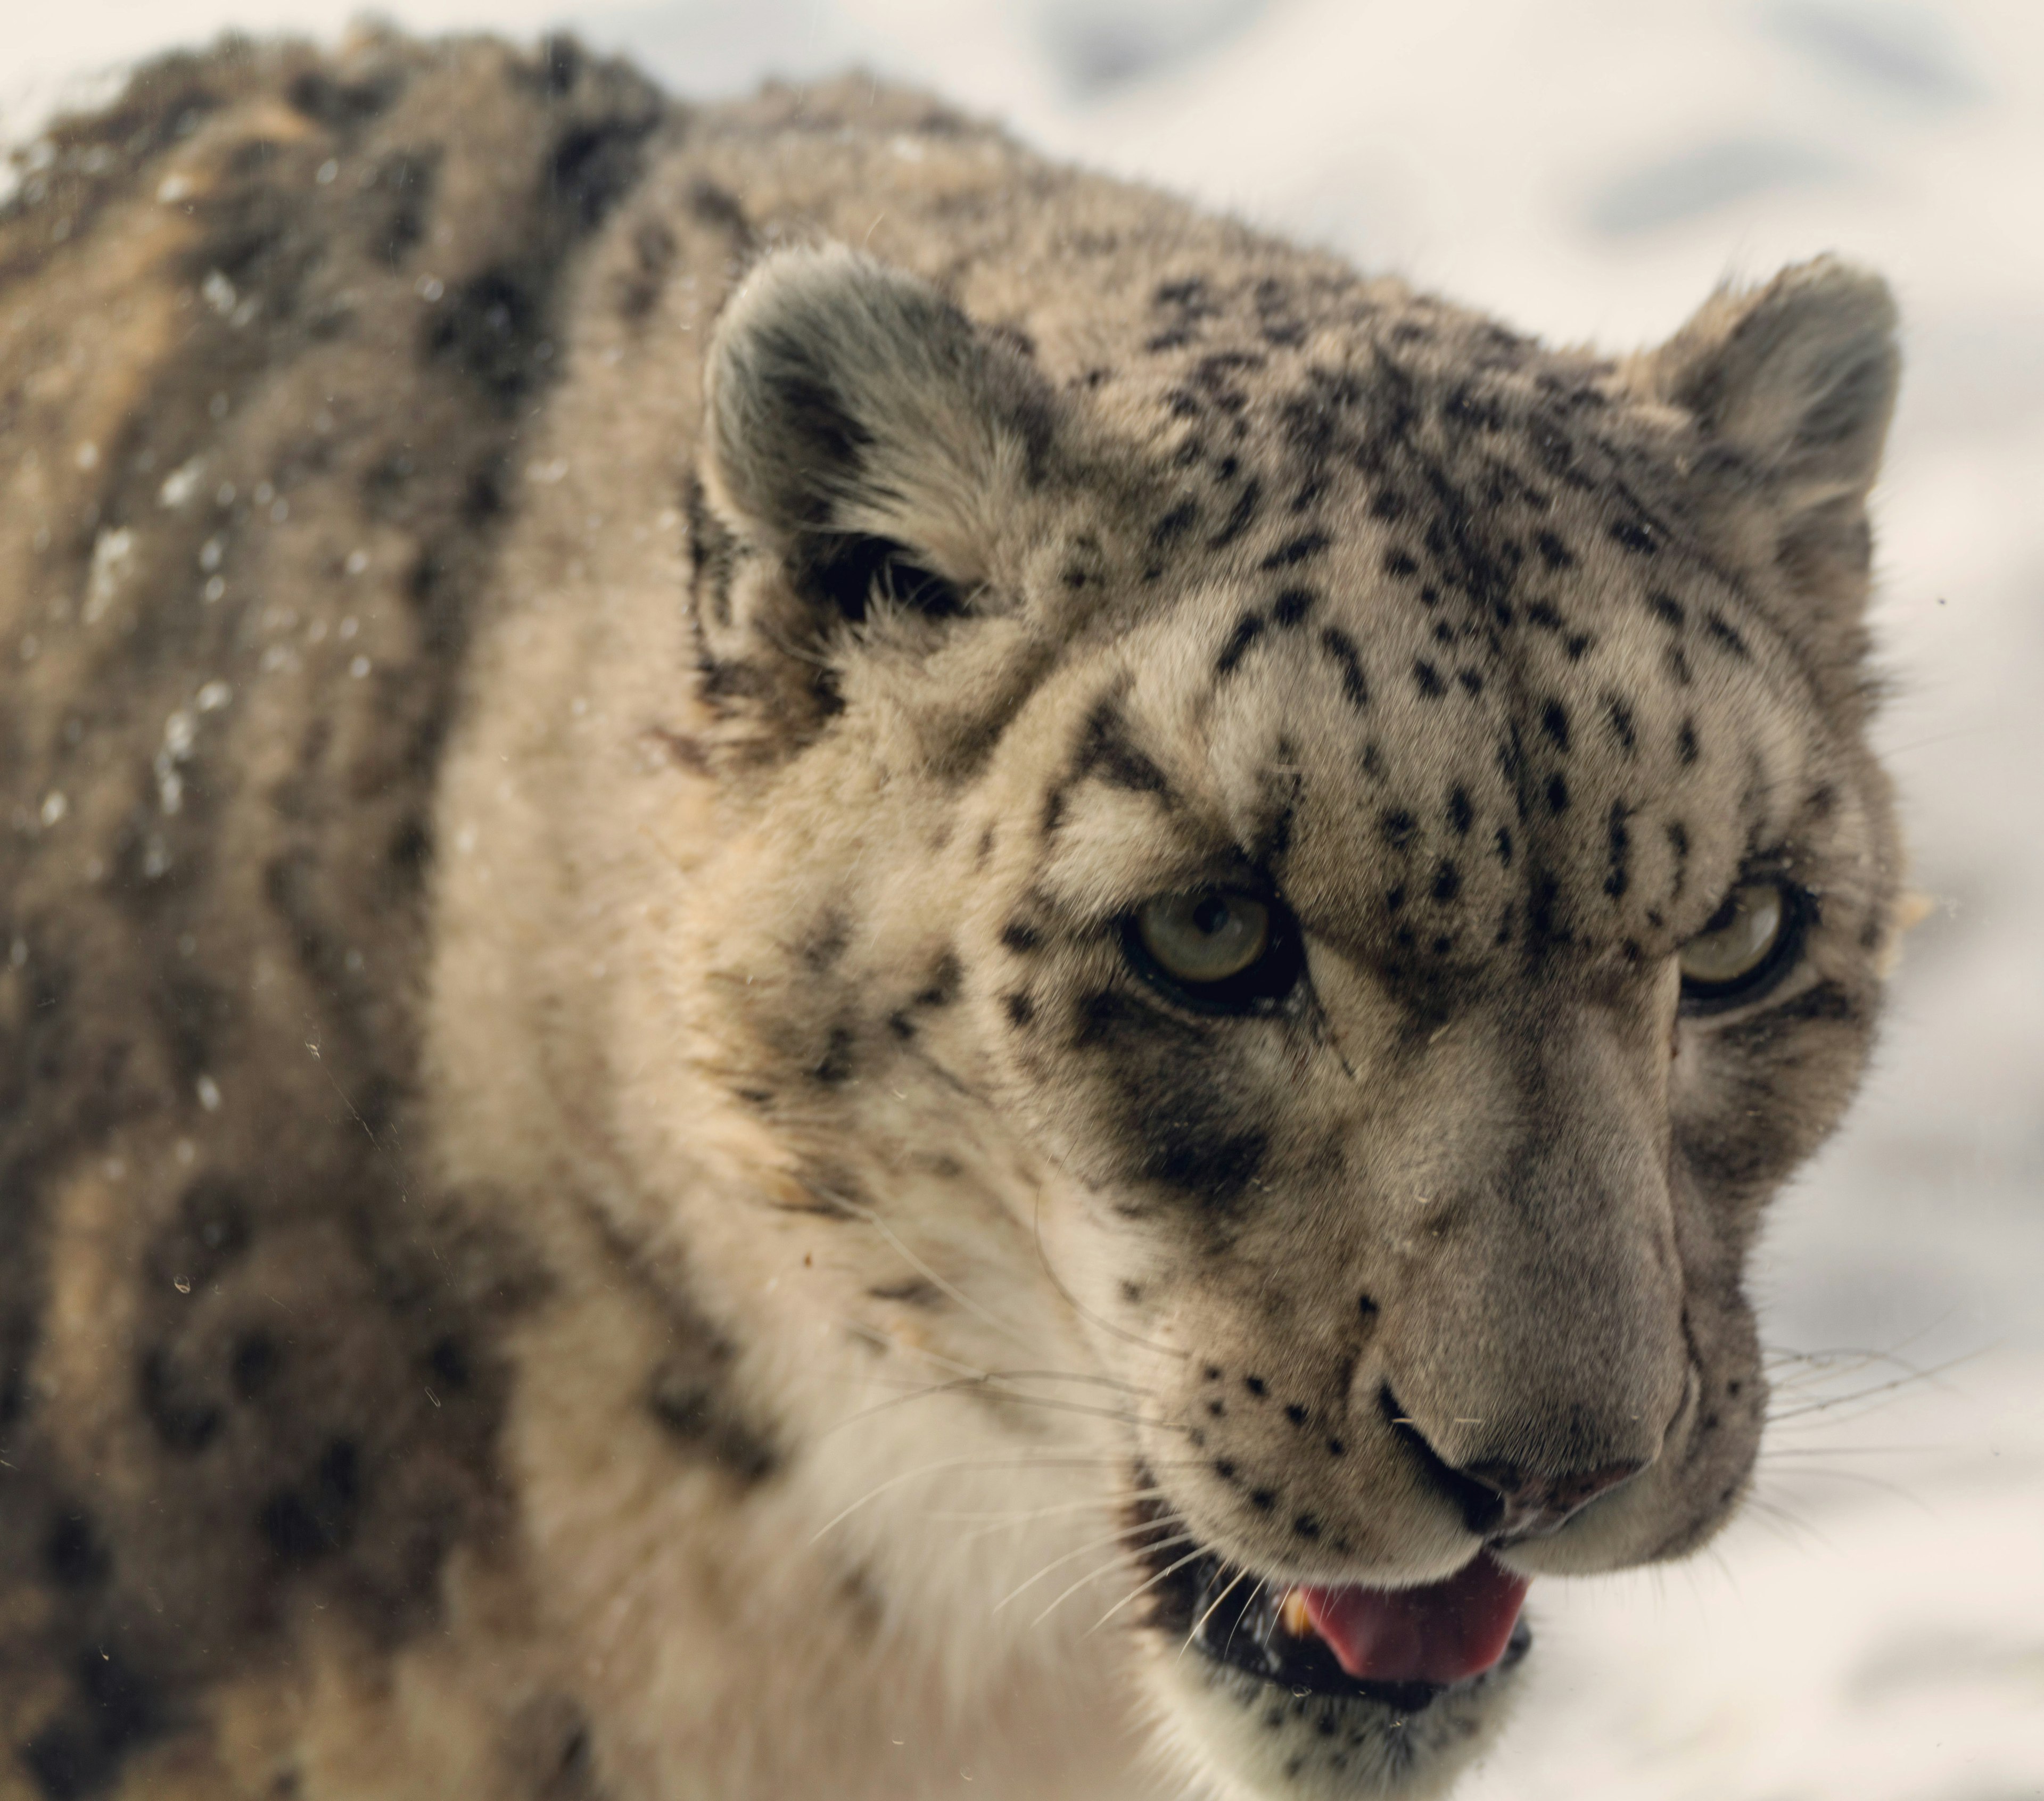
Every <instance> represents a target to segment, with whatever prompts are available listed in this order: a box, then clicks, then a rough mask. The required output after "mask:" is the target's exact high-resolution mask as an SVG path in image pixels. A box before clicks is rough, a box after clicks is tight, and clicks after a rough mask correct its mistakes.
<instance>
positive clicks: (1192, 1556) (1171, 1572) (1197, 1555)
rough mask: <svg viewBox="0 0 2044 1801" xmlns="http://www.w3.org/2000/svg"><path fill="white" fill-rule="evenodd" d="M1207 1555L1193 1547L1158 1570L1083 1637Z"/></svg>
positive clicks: (1097, 1621)
mask: <svg viewBox="0 0 2044 1801" xmlns="http://www.w3.org/2000/svg"><path fill="white" fill-rule="evenodd" d="M1188 1536H1189V1534H1188ZM1207 1554H1208V1553H1207V1548H1206V1546H1204V1545H1201V1546H1195V1547H1194V1549H1193V1550H1192V1551H1191V1552H1190V1553H1188V1554H1187V1555H1186V1556H1185V1557H1181V1558H1179V1559H1178V1561H1177V1562H1176V1563H1174V1564H1173V1565H1171V1566H1170V1569H1160V1570H1158V1572H1157V1573H1156V1574H1155V1576H1151V1578H1150V1580H1148V1581H1147V1582H1146V1583H1144V1584H1143V1586H1142V1587H1141V1588H1138V1589H1137V1590H1136V1591H1135V1592H1134V1593H1133V1594H1131V1595H1124V1596H1122V1598H1121V1599H1120V1600H1118V1601H1116V1603H1114V1605H1113V1606H1112V1607H1109V1608H1108V1610H1107V1611H1106V1612H1105V1613H1104V1614H1102V1615H1101V1616H1100V1618H1099V1619H1097V1620H1095V1621H1094V1622H1093V1624H1092V1625H1091V1626H1088V1627H1087V1628H1086V1630H1085V1636H1086V1637H1087V1638H1092V1636H1093V1634H1095V1633H1096V1632H1097V1631H1099V1630H1100V1629H1101V1627H1102V1626H1105V1625H1106V1624H1107V1622H1108V1621H1109V1620H1111V1619H1113V1618H1114V1616H1115V1615H1116V1614H1118V1613H1120V1611H1121V1610H1122V1609H1123V1608H1124V1607H1133V1606H1134V1605H1135V1603H1136V1602H1138V1601H1139V1600H1141V1599H1143V1596H1145V1595H1147V1594H1148V1593H1149V1592H1150V1591H1151V1589H1152V1588H1155V1587H1156V1586H1157V1584H1158V1583H1160V1582H1162V1581H1165V1580H1167V1579H1168V1578H1170V1577H1171V1576H1175V1575H1177V1574H1178V1572H1179V1571H1180V1570H1181V1569H1184V1568H1185V1565H1187V1564H1189V1563H1197V1562H1198V1561H1200V1559H1201V1557H1205V1556H1206V1555H1207Z"/></svg>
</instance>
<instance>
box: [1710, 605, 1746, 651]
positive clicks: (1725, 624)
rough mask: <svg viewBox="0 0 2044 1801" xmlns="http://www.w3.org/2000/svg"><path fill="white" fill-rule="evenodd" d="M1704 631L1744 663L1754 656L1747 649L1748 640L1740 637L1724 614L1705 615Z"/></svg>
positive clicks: (1712, 613) (1711, 613)
mask: <svg viewBox="0 0 2044 1801" xmlns="http://www.w3.org/2000/svg"><path fill="white" fill-rule="evenodd" d="M1704 631H1705V632H1707V633H1708V634H1709V636H1710V637H1711V639H1712V641H1713V642H1714V643H1718V644H1721V645H1723V647H1724V648H1725V650H1726V651H1727V653H1728V654H1730V655H1732V656H1734V657H1736V658H1738V659H1739V661H1741V662H1745V661H1746V660H1747V659H1749V658H1750V657H1751V655H1753V653H1752V652H1751V651H1749V650H1748V649H1747V648H1746V640H1745V639H1743V638H1742V637H1740V636H1739V632H1738V631H1737V630H1736V629H1735V628H1734V627H1733V625H1732V624H1731V621H1730V620H1727V618H1726V617H1725V616H1724V615H1723V614H1722V613H1720V612H1707V613H1705V614H1704Z"/></svg>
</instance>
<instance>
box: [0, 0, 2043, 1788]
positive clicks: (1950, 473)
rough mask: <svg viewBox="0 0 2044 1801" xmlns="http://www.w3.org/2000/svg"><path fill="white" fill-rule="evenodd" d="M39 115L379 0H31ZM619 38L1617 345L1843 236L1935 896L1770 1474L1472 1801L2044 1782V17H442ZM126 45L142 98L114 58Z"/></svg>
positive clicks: (14, 75) (1800, 1289)
mask: <svg viewBox="0 0 2044 1801" xmlns="http://www.w3.org/2000/svg"><path fill="white" fill-rule="evenodd" d="M351 10H352V7H351V6H350V5H349V4H348V0H64V3H63V5H61V6H35V7H33V8H32V7H31V6H29V5H27V4H26V3H25V0H12V3H10V4H9V5H8V6H6V12H7V13H8V15H9V16H8V20H7V23H6V30H5V33H4V34H0V135H5V136H9V137H10V138H12V139H13V140H15V141H19V140H21V138H22V137H23V136H26V135H29V134H30V133H32V132H33V130H34V129H35V125H36V121H37V119H38V118H39V117H42V116H44V113H46V112H47V109H48V108H49V107H50V106H52V105H54V104H57V103H60V102H63V101H67V100H76V99H79V98H90V97H91V96H92V95H93V94H94V93H95V92H98V91H104V90H105V80H106V75H107V73H108V72H109V71H113V70H117V68H118V67H119V66H120V65H121V63H123V62H125V60H128V59H130V58H132V57H133V56H137V55H140V54H141V53H144V52H148V51H150V50H152V49H156V48H160V47H163V46H165V45H167V44H171V43H174V42H179V41H186V42H188V41H190V40H194V39H198V38H201V37H204V36H209V35H210V34H211V33H213V32H214V31H216V30H217V29H220V28H221V27H223V26H225V25H230V24H232V25H239V26H242V27H244V28H249V29H292V30H295V31H300V32H307V33H316V34H320V35H331V34H332V33H336V32H337V31H338V30H339V29H341V27H342V26H343V25H344V23H345V21H346V18H347V17H348V13H349V12H350V11H351ZM390 10H391V11H392V12H393V13H394V14H395V16H397V17H398V18H399V19H400V20H401V21H402V22H403V23H405V24H406V25H409V26H411V27H413V28H414V29H448V28H454V27H461V28H480V27H490V28H494V29H499V30H502V31H505V32H509V33H516V34H519V35H525V36H529V35H531V34H532V33H536V32H538V31H540V30H541V29H545V28H547V27H549V26H551V25H558V24H566V25H571V26H572V28H573V29H575V30H576V31H577V32H578V33H580V34H581V35H582V37H583V38H584V39H585V40H586V41H587V42H589V43H590V44H591V45H593V46H594V47H597V48H605V49H619V50H624V51H627V52H630V53H631V54H632V56H635V57H636V59H637V60H639V61H640V63H642V64H643V65H644V67H646V68H647V69H648V70H649V71H651V73H653V74H655V75H657V76H659V77H660V78H661V79H663V80H664V81H665V82H666V83H667V84H668V85H669V86H670V87H671V88H672V89H673V90H675V91H677V92H678V93H680V94H686V95H690V96H697V97H705V98H707V97H711V96H714V95H717V94H723V93H728V92H731V91H733V90H738V89H741V88H743V87H746V86H749V85H751V84H752V83H755V82H756V81H758V80H759V79H761V78H762V77H763V76H765V75H769V74H779V75H793V76H805V75H816V74H819V73H822V72H824V71H829V70H832V69H836V68H839V67H843V66H844V65H846V64H847V63H862V64H863V65H865V66H866V67H870V68H872V69H874V70H876V71H879V72H882V73H883V74H886V75H890V76H894V77H897V78H903V79H909V80H913V81H917V82H920V83H926V84H928V85H930V86H934V87H936V88H939V89H941V90H943V91H945V92H946V93H947V94H950V95H951V96H952V97H953V98H956V99H959V100H961V101H962V102H966V103H967V104H970V105H972V106H977V107H978V108H981V109H984V110H985V111H988V112H989V113H997V114H998V115H1000V116H1001V117H1004V118H1005V119H1007V120H1008V121H1010V122H1011V123H1012V125H1014V126H1015V128H1016V129H1017V130H1018V131H1019V132H1021V133H1022V134H1023V135H1024V136H1026V137H1028V138H1029V139H1031V140H1033V141H1034V142H1035V143H1036V144H1039V145H1040V146H1041V147H1043V148H1045V149H1047V150H1049V151H1051V152H1055V153H1058V154H1059V155H1062V156H1068V157H1073V158H1077V159H1082V160H1084V161H1086V162H1088V163H1093V164H1095V165H1097V166H1100V167H1105V168H1108V169H1110V170H1113V171H1120V172H1124V173H1128V174H1131V175H1141V176H1144V177H1147V178H1148V179H1152V180H1155V181H1158V182H1162V183H1163V184H1164V185H1166V186H1170V187H1173V188H1176V189H1178V190H1181V191H1183V192H1185V193H1187V194H1191V195H1193V196H1194V197H1196V198H1198V199H1200V200H1201V201H1203V202H1206V203H1208V204H1210V205H1220V206H1224V207H1228V208H1231V209H1234V210H1235V211H1237V212H1239V213H1242V214H1243V215H1244V216H1246V217H1249V218H1251V219H1252V220H1254V221H1257V222H1258V223H1260V224H1262V225H1268V226H1271V227H1274V228H1278V229H1281V230H1284V231H1287V232H1291V233H1293V234H1294V235H1296V236H1304V237H1306V238H1308V239H1312V240H1319V241H1321V242H1324V243H1325V244H1330V245H1332V246H1334V247H1335V248H1339V249H1340V250H1341V251H1343V252H1345V253H1346V254H1347V255H1350V257H1352V258H1353V259H1355V260H1356V261H1358V263H1362V264H1364V265H1366V266H1370V267H1395V268H1397V269H1399V270H1400V271H1404V272H1405V273H1406V274H1408V275H1410V276H1412V277H1413V278H1416V280H1418V281H1419V282H1421V283H1423V284H1424V285H1427V286H1434V287H1437V288H1439V289H1442V290H1445V291H1447V292H1448V293H1450V294H1454V296H1456V297H1457V298H1461V299H1464V300H1467V301H1474V302H1477V303H1479V304H1481V305H1485V306H1488V307H1490V308H1493V309H1495V310H1496V311H1497V312H1498V313H1500V314H1501V315H1503V316H1504V317H1505V318H1507V319H1508V320H1509V321H1511V322H1512V323H1513V324H1517V325H1520V326H1523V327H1527V328H1533V329H1536V330H1539V331H1540V332H1544V333H1546V334H1548V335H1549V336H1552V337H1554V338H1558V339H1562V340H1581V339H1585V338H1593V339H1596V340H1599V341H1600V342H1601V343H1603V344H1605V345H1607V346H1609V347H1612V348H1619V347H1623V346H1626V345H1629V344H1636V343H1640V342H1644V341H1649V340H1654V339H1658V338H1659V337H1661V336H1665V335H1666V333H1667V332H1669V331H1671V330H1672V329H1673V328H1674V327H1675V326H1677V324H1679V323H1680V322H1681V320H1682V319H1683V317H1685V315H1686V314H1687V313H1688V312H1689V309H1691V308H1692V306H1693V305H1695V304H1696V302H1697V301H1699V300H1700V299H1701V298H1702V297H1703V296H1704V294H1705V293H1706V292H1707V291H1708V290H1709V289H1710V288H1711V286H1712V285H1713V284H1714V283H1715V282H1718V281H1719V280H1720V279H1721V278H1723V277H1724V276H1726V275H1742V276H1747V277H1758V276H1763V275H1766V274H1768V273H1769V272H1771V271H1773V269H1774V268H1775V267H1777V266H1778V265H1779V264H1781V263H1784V262H1787V261H1791V260H1794V259H1800V258H1803V257H1805V256H1808V255H1812V254H1813V253H1815V252H1818V251H1821V250H1838V251H1842V252H1846V253H1848V254H1850V255H1853V256H1855V257H1857V258H1859V259H1862V260H1864V261H1865V262H1867V263H1870V264H1872V265H1873V266H1874V267H1877V268H1879V269H1881V271H1884V272H1885V273H1886V275H1888V277H1889V278H1890V279H1891V280H1892V282H1894V284H1895V286H1896V290H1897V291H1898V293H1899V294H1900V298H1901V301H1902V305H1903V309H1904V314H1905V317H1906V318H1907V321H1908V332H1907V353H1908V376H1907V381H1906V385H1905V387H1904V397H1903V401H1902V407H1901V412H1900V417H1899V418H1898V419H1897V421H1896V432H1895V437H1894V440H1893V446H1892V451H1891V455H1890V457H1889V460H1888V467H1887V476H1886V479H1885V482H1884V484H1883V488H1882V490H1881V494H1880V496H1879V500H1878V504H1879V519H1880V524H1881V599H1880V601H1879V608H1878V623H1879V625H1880V628H1881V643H1882V646H1883V651H1884V655H1885V660H1886V662H1887V663H1888V666H1889V667H1890V669H1891V670H1892V674H1893V686H1894V698H1893V700H1892V702H1891V704H1890V705H1889V706H1888V709H1887V712H1886V713H1885V718H1884V720H1883V724H1882V727H1881V735H1882V739H1883V741H1884V743H1885V746H1886V747H1887V750H1888V755H1889V756H1890V758H1891V759H1892V765H1893V767H1894V768H1895V770H1896V774H1898V776H1899V777H1900V781H1901V783H1902V785H1903V789H1904V796H1905V804H1906V807H1907V812H1908V821H1909V830H1910V836H1911V843H1912V844H1913V847H1914V852H1915V866H1916V879H1917V882H1918V885H1919V886H1920V887H1921V888H1922V889H1923V890H1924V891H1925V892H1926V893H1927V894H1929V895H1930V896H1931V897H1933V898H1934V901H1935V902H1936V908H1935V911H1934V912H1933V914H1932V915H1931V917H1930V919H1929V920H1928V921H1927V923H1926V924H1924V925H1923V926H1922V927H1920V928H1919V930H1918V931H1916V932H1915V935H1913V936H1912V938H1911V941H1910V944H1909V948H1908V958H1907V960H1906V962H1905V965H1904V970H1903V972H1902V974H1901V977H1900V981H1899V984H1898V988H1897V994H1896V1007H1895V1009H1894V1013H1893V1017H1892V1023H1891V1026H1890V1028H1889V1031H1888V1037H1887V1040H1886V1043H1885V1047H1884V1049H1883V1050H1882V1052H1881V1058H1880V1062H1879V1064H1878V1066H1877V1069H1876V1070H1875V1073H1874V1075H1873V1079H1872V1081H1870V1082H1869V1086H1868V1089H1867V1092H1866V1093H1865V1096H1864V1098H1863V1099H1862V1100H1861V1104H1860V1106H1859V1109H1858V1112H1857V1113H1856V1114H1855V1116H1854V1119H1853V1122H1852V1123H1851V1125H1850V1127H1849V1128H1848V1130H1847V1131H1846V1133H1845V1134H1844V1135H1842V1138H1841V1139H1839V1140H1838V1142H1836V1143H1835V1145H1834V1146H1832V1147H1831V1150H1829V1151H1828V1152H1827V1154H1826V1155H1825V1156H1824V1157H1823V1158H1822V1159H1821V1160H1820V1161H1819V1164H1818V1165H1817V1166H1816V1167H1815V1169H1813V1170H1812V1171H1811V1172H1810V1173H1808V1175H1807V1176H1806V1177H1804V1179H1803V1180H1802V1181H1801V1182H1800V1184H1799V1185H1797V1186H1796V1189H1794V1191H1793V1192H1792V1193H1791V1194H1790V1195H1789V1196H1788V1197H1787V1198H1786V1199H1785V1201H1784V1203H1783V1204H1781V1208H1780V1209H1779V1214H1778V1218H1777V1223H1776V1226H1775V1227H1774V1230H1773V1235H1772V1237H1771V1238H1770V1239H1769V1243H1768V1246H1767V1250H1766V1256H1765V1265H1764V1268H1763V1270H1762V1284H1763V1288H1764V1292H1765V1297H1766V1300H1765V1305H1766V1314H1767V1331H1768V1337H1769V1342H1771V1343H1772V1344H1773V1345H1774V1346H1777V1347H1778V1349H1779V1355H1780V1358H1781V1361H1780V1363H1779V1365H1778V1368H1777V1380H1778V1381H1780V1382H1781V1384H1782V1393H1781V1402H1780V1404H1779V1407H1778V1409H1777V1411H1779V1412H1780V1414H1781V1415H1782V1417H1781V1421H1780V1423H1779V1424H1778V1426H1777V1427H1776V1429H1775V1430H1774V1433H1773V1437H1772V1438H1771V1439H1770V1446H1769V1452H1768V1453H1767V1456H1766V1461H1765V1464H1764V1465H1763V1481H1762V1487H1761V1489H1760V1493H1759V1497H1758V1503H1757V1504H1756V1505H1755V1506H1754V1507H1752V1508H1750V1509H1749V1510H1748V1512H1747V1514H1746V1516H1745V1517H1744V1518H1743V1519H1742V1520H1741V1522H1740V1523H1739V1525H1738V1526H1735V1528H1734V1529H1733V1530H1731V1532H1730V1533H1728V1534H1727V1535H1726V1537H1725V1538H1723V1540H1722V1541H1721V1542H1720V1544H1719V1546H1718V1547H1716V1548H1715V1549H1714V1550H1713V1552H1712V1553H1708V1554H1707V1555H1706V1556H1705V1557H1704V1558H1703V1559H1701V1560H1700V1561H1698V1562H1696V1563H1695V1564H1693V1565H1689V1566H1685V1567H1683V1568H1681V1569H1673V1570H1666V1571H1660V1572H1654V1573H1646V1574H1640V1575H1634V1576H1627V1577H1623V1578H1617V1579H1613V1580H1610V1581H1608V1582H1604V1583H1598V1584H1543V1585H1542V1586H1541V1587H1540V1588H1539V1589H1537V1590H1536V1591H1535V1601H1534V1611H1535V1617H1536V1620H1537V1622H1538V1623H1539V1626H1540V1627H1541V1630H1542V1634H1543V1642H1544V1646H1545V1653H1546V1654H1545V1655H1543V1657H1541V1658H1540V1659H1539V1660H1538V1661H1539V1665H1541V1671H1540V1674H1539V1676H1538V1677H1537V1679H1536V1681H1537V1684H1538V1687H1537V1688H1535V1692H1534V1693H1533V1695H1531V1697H1530V1699H1529V1701H1528V1703H1527V1706H1526V1707H1524V1708H1523V1711H1522V1715H1521V1718H1520V1720H1519V1721H1518V1722H1517V1723H1516V1725H1515V1726H1514V1727H1513V1729H1512V1731H1511V1733H1510V1734H1508V1737H1507V1738H1506V1740H1505V1741H1504V1745H1503V1747H1502V1749H1501V1750H1500V1753H1498V1754H1497V1755H1496V1756H1494V1757H1493V1759H1492V1761H1491V1762H1490V1764H1489V1766H1488V1767H1487V1768H1485V1770H1484V1771H1483V1772H1481V1775H1480V1776H1478V1778H1477V1780H1476V1781H1475V1782H1474V1783H1473V1784H1471V1785H1470V1786H1469V1787H1468V1788H1465V1789H1464V1790H1463V1791H1461V1792H1462V1795H1463V1796H1464V1797H1466V1801H1546V1798H1547V1797H1550V1796H1552V1797H1554V1798H1556V1801H1561V1798H1562V1797H1565V1796H1566V1797H1567V1798H1568V1801H1607V1798H1609V1801H1616V1798H1617V1797H1619V1796H1621V1795H1622V1796H1624V1797H1626V1798H1627V1801H1677V1798H1687V1797H1692V1796H1693V1797H1696V1798H1698V1801H1702V1798H1704V1797H1708V1798H1709V1801H1800V1798H1803V1797H1833V1796H1835V1797H1838V1798H1841V1801H1844V1798H1846V1797H1850V1798H1851V1801H2023V1798H2031V1801H2036V1798H2044V918H2040V917H2039V898H2040V895H2044V798H2040V795H2044V4H2039V3H2038V0H1686V3H1680V4H1671V3H1669V0H1537V3H1523V0H1522V3H1517V4H1515V3H1514V0H667V3H666V4H653V5H644V6H632V7H615V6H602V5H592V4H586V3H578V0H411V3H409V4H403V5H399V6H394V7H393V8H391V9H390ZM95 78H97V80H98V86H95Z"/></svg>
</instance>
